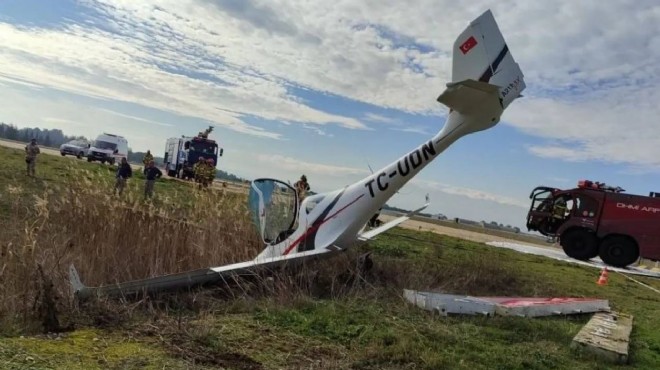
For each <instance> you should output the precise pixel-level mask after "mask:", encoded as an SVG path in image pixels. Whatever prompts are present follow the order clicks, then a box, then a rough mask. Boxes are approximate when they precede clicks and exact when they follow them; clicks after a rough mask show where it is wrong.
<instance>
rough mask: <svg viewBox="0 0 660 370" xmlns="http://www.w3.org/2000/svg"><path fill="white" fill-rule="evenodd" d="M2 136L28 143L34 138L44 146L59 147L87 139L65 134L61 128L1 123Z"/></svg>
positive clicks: (0, 135)
mask: <svg viewBox="0 0 660 370" xmlns="http://www.w3.org/2000/svg"><path fill="white" fill-rule="evenodd" d="M0 138H2V139H7V140H14V141H22V142H24V143H28V142H29V141H30V140H32V139H37V142H38V143H39V144H40V145H42V146H48V147H59V146H60V145H62V144H64V143H67V142H69V141H71V140H80V139H85V137H84V136H69V135H64V133H63V132H62V130H60V129H41V128H38V127H35V128H20V129H19V128H18V127H16V126H15V125H13V124H7V123H4V122H2V123H0Z"/></svg>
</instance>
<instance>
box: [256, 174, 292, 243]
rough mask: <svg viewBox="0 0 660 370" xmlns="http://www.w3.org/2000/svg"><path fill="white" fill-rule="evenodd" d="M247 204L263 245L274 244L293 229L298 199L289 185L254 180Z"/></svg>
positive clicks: (280, 182) (268, 180) (276, 181)
mask: <svg viewBox="0 0 660 370" xmlns="http://www.w3.org/2000/svg"><path fill="white" fill-rule="evenodd" d="M248 203H249V204H248V205H249V208H250V212H251V214H252V220H253V222H254V223H255V225H256V226H257V228H258V229H259V233H260V234H261V237H262V239H263V240H264V242H265V243H267V244H273V243H276V242H277V241H278V240H279V239H281V237H282V235H284V234H286V233H288V232H290V231H291V230H292V229H293V226H294V224H295V222H296V219H297V213H298V197H297V195H296V191H295V189H294V188H293V187H291V186H290V185H288V184H286V183H284V182H282V181H278V180H272V179H257V180H254V181H252V184H251V186H250V194H249V196H248Z"/></svg>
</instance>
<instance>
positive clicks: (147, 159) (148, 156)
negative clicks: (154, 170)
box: [142, 150, 154, 168]
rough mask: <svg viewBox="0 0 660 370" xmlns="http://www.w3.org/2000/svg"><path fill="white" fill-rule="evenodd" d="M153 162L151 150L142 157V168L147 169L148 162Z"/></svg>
mask: <svg viewBox="0 0 660 370" xmlns="http://www.w3.org/2000/svg"><path fill="white" fill-rule="evenodd" d="M153 160H154V156H153V155H152V154H151V150H147V154H145V155H144V157H143V158H142V164H143V165H144V168H147V166H148V165H149V162H151V161H153Z"/></svg>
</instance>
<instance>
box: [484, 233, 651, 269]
mask: <svg viewBox="0 0 660 370" xmlns="http://www.w3.org/2000/svg"><path fill="white" fill-rule="evenodd" d="M486 244H487V245H490V246H493V247H498V248H507V249H512V250H514V251H517V252H521V253H528V254H534V255H537V256H545V257H549V258H552V259H556V260H559V261H564V262H569V263H575V264H579V265H583V266H590V267H594V268H598V269H602V268H603V267H605V266H606V265H605V264H604V263H603V261H601V260H600V258H594V259H591V260H589V261H580V260H576V259H574V258H570V257H568V256H567V255H565V254H564V251H562V250H561V249H552V248H540V247H534V246H531V245H524V244H518V243H511V242H503V241H492V242H487V243H486ZM607 269H608V270H612V271H617V272H622V273H626V274H633V275H640V276H648V277H653V278H660V269H657V268H648V269H646V268H642V267H639V266H634V265H630V266H628V267H626V268H618V267H612V266H607Z"/></svg>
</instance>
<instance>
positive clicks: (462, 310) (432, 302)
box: [403, 289, 495, 316]
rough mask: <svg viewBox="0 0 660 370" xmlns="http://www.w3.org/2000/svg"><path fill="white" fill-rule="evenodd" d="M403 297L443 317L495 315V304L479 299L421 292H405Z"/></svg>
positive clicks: (406, 290) (405, 290)
mask: <svg viewBox="0 0 660 370" xmlns="http://www.w3.org/2000/svg"><path fill="white" fill-rule="evenodd" d="M403 296H404V297H405V298H406V300H408V301H409V302H410V303H413V304H414V305H416V306H417V307H419V308H422V309H425V310H427V311H433V312H435V313H438V314H440V315H442V316H447V315H448V314H463V315H484V316H494V315H495V304H493V303H491V302H486V301H483V300H481V299H479V298H474V297H467V296H461V295H453V294H439V293H430V292H419V291H416V290H408V289H404V290H403Z"/></svg>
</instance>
